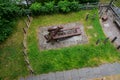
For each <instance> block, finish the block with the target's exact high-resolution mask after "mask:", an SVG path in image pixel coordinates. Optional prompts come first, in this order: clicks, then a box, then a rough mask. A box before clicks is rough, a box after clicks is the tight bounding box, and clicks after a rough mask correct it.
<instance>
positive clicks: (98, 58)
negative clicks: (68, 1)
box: [27, 10, 120, 74]
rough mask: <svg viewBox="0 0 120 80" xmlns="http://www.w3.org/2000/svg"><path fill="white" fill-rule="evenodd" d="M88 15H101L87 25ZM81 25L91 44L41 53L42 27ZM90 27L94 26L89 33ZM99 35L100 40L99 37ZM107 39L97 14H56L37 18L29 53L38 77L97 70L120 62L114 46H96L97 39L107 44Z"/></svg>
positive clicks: (29, 36)
mask: <svg viewBox="0 0 120 80" xmlns="http://www.w3.org/2000/svg"><path fill="white" fill-rule="evenodd" d="M87 13H90V15H92V14H93V13H96V14H97V17H96V19H95V20H92V19H89V20H88V21H85V16H86V14H87ZM70 22H80V23H82V24H83V25H84V27H85V31H86V34H87V36H88V39H89V43H88V44H84V45H76V46H71V47H66V48H60V49H56V50H45V51H41V50H39V47H38V43H39V42H38V30H39V27H44V26H50V25H57V24H65V23H70ZM88 26H93V28H92V29H89V28H88ZM95 35H97V36H95ZM105 38H106V37H105V35H104V33H103V31H102V28H101V25H100V23H99V19H98V11H97V10H87V11H84V10H83V11H79V12H73V13H69V14H64V15H63V14H54V15H45V16H37V17H34V19H33V22H32V24H31V26H30V29H29V32H28V37H27V41H28V52H29V54H28V55H29V59H30V62H31V64H32V67H33V69H34V70H35V72H36V73H37V74H42V73H48V72H54V71H62V70H69V69H73V68H83V67H93V66H98V65H100V64H103V63H109V62H110V63H112V62H119V61H120V54H119V52H118V51H117V50H116V49H115V48H114V46H113V45H112V44H111V43H110V42H108V43H107V44H106V45H105V44H103V43H100V44H99V45H98V46H96V45H95V42H96V40H97V39H101V40H104V39H105Z"/></svg>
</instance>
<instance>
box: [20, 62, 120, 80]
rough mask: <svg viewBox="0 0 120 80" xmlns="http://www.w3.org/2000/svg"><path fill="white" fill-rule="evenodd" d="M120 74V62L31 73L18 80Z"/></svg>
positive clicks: (79, 78) (81, 79)
mask: <svg viewBox="0 0 120 80" xmlns="http://www.w3.org/2000/svg"><path fill="white" fill-rule="evenodd" d="M115 74H120V64H119V63H113V64H103V65H101V66H99V67H94V68H82V69H73V70H68V71H61V72H55V73H52V72H50V73H48V74H41V75H34V76H33V75H31V76H27V77H26V78H20V80H91V79H92V78H99V77H103V76H109V75H115Z"/></svg>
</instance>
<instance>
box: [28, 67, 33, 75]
mask: <svg viewBox="0 0 120 80" xmlns="http://www.w3.org/2000/svg"><path fill="white" fill-rule="evenodd" d="M28 68H29V70H30V73H32V74H34V71H33V69H32V67H31V66H30V65H29V66H28Z"/></svg>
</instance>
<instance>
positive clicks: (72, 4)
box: [70, 1, 79, 11]
mask: <svg viewBox="0 0 120 80" xmlns="http://www.w3.org/2000/svg"><path fill="white" fill-rule="evenodd" d="M70 10H71V11H78V10H79V3H78V2H76V1H73V2H70Z"/></svg>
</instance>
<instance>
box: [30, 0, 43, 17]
mask: <svg viewBox="0 0 120 80" xmlns="http://www.w3.org/2000/svg"><path fill="white" fill-rule="evenodd" d="M41 7H42V5H41V3H38V2H35V3H33V4H32V5H31V6H30V10H31V11H32V13H33V14H34V15H39V14H40V8H41Z"/></svg>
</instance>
